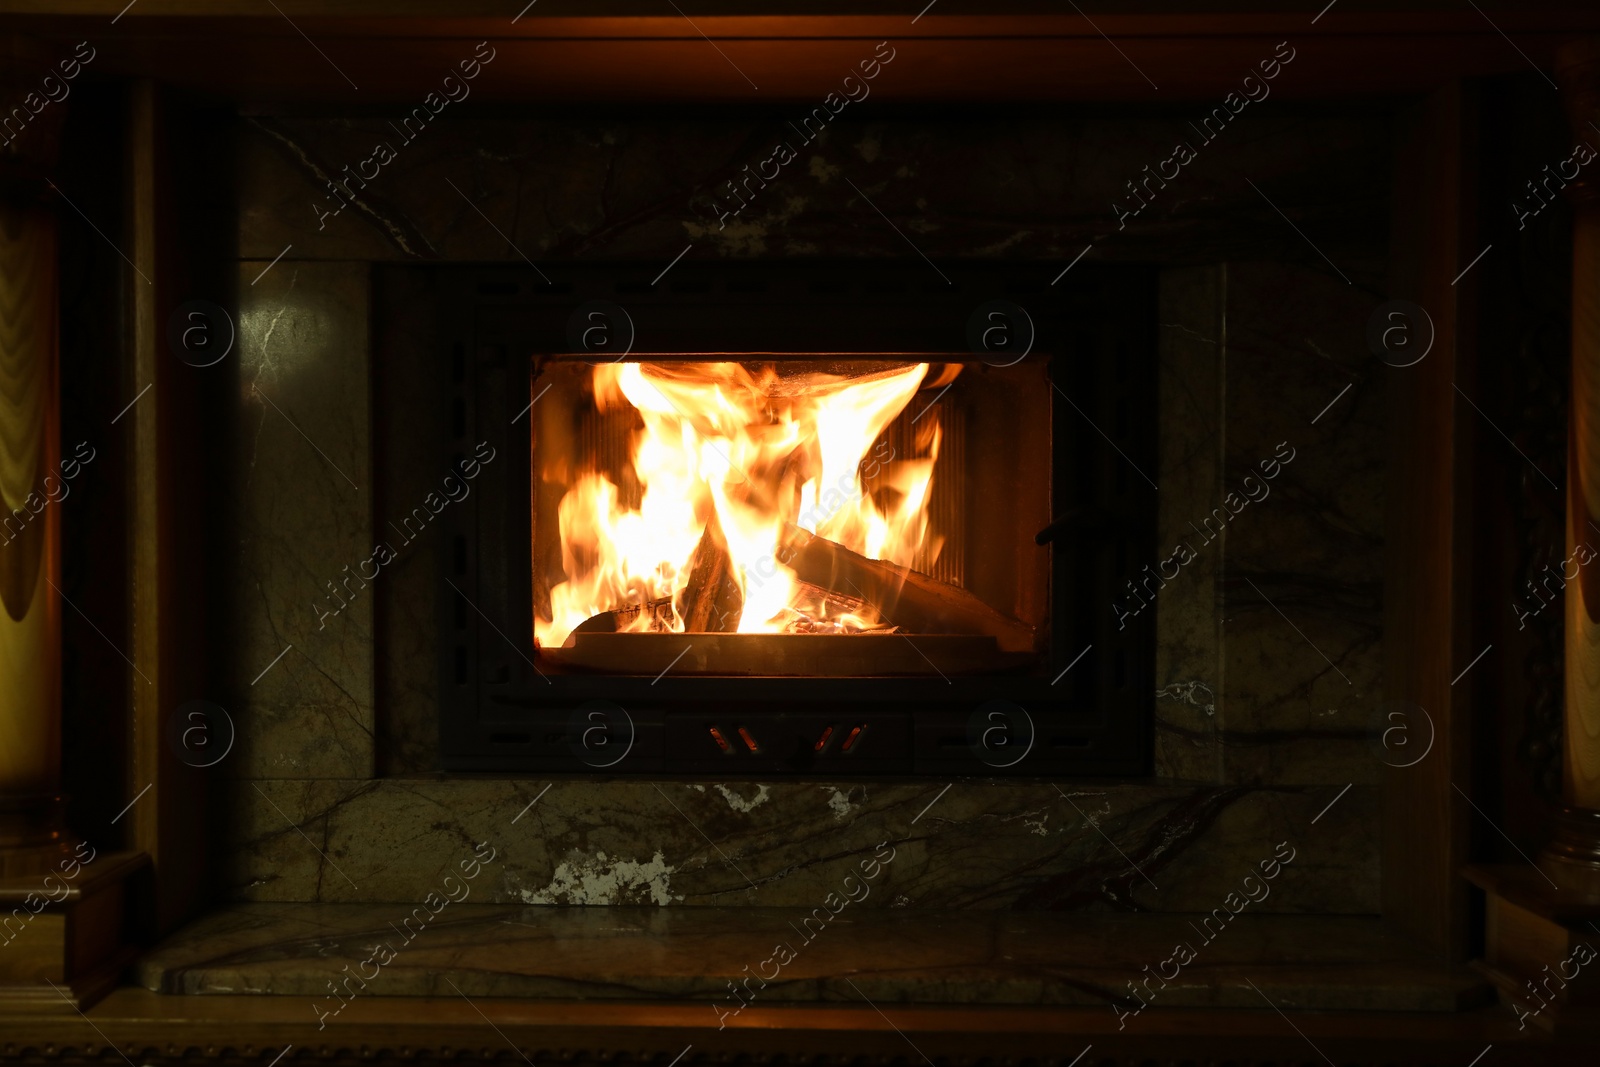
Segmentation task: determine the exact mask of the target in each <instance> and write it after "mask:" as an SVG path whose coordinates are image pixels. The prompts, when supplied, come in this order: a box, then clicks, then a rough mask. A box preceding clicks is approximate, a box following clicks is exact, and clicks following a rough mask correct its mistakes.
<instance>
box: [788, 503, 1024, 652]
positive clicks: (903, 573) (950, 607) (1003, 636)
mask: <svg viewBox="0 0 1600 1067" xmlns="http://www.w3.org/2000/svg"><path fill="white" fill-rule="evenodd" d="M782 555H783V557H784V558H783V562H784V563H786V564H787V565H788V566H789V567H790V568H792V569H793V570H794V572H795V574H796V575H798V576H799V578H800V580H801V581H804V582H810V583H811V584H812V585H818V586H821V587H822V588H824V589H828V590H833V591H836V592H838V593H840V594H843V595H845V596H856V597H860V598H861V599H863V600H865V601H867V602H868V603H869V604H871V605H873V606H874V607H875V608H876V609H877V610H878V612H879V614H880V615H882V617H883V618H885V619H887V620H889V621H890V622H893V623H895V624H896V625H898V626H899V627H900V629H901V630H902V631H904V632H906V633H913V634H916V633H923V634H986V635H988V636H990V637H993V638H994V639H995V641H996V643H997V644H998V645H999V646H1000V649H1001V651H1003V652H1032V651H1033V648H1034V646H1033V627H1031V626H1029V625H1027V624H1026V623H1024V622H1020V621H1018V620H1017V619H1014V618H1012V617H1011V616H1009V615H1006V614H1005V613H1003V612H1000V611H996V610H995V609H994V608H992V607H990V606H989V605H988V604H985V603H984V602H983V601H982V600H979V599H978V598H977V597H975V596H973V595H972V594H971V593H969V592H967V591H966V590H965V589H962V588H960V587H958V586H954V585H950V584H949V583H947V582H941V581H939V580H937V579H935V578H930V577H928V576H927V575H926V574H920V573H918V572H916V571H913V570H909V569H907V568H905V567H900V566H897V565H895V564H893V563H885V562H884V561H882V560H877V559H868V558H867V557H865V556H863V555H860V554H859V553H856V552H852V551H850V550H849V549H848V548H845V547H844V546H843V545H840V544H837V543H835V542H833V541H829V540H828V539H826V538H823V537H818V536H816V535H815V534H812V533H808V532H807V531H805V530H802V529H800V528H799V527H797V526H790V527H788V529H787V532H786V544H785V546H784V549H783V553H782Z"/></svg>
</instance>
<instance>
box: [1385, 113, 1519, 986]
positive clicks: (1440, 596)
mask: <svg viewBox="0 0 1600 1067" xmlns="http://www.w3.org/2000/svg"><path fill="white" fill-rule="evenodd" d="M1472 128H1473V101H1472V98H1471V97H1470V95H1469V93H1468V92H1467V91H1466V90H1465V89H1464V88H1463V87H1461V86H1460V85H1453V86H1448V87H1446V88H1443V89H1440V90H1438V91H1437V92H1435V93H1433V94H1431V95H1430V96H1428V97H1427V98H1425V99H1424V100H1422V101H1421V102H1419V103H1418V104H1416V105H1414V106H1413V107H1412V108H1410V109H1409V110H1408V111H1406V112H1405V113H1404V114H1403V115H1402V116H1401V117H1400V120H1399V123H1398V126H1397V129H1396V157H1395V158H1396V162H1395V196H1394V202H1393V228H1392V231H1391V233H1392V238H1391V242H1392V245H1391V246H1392V248H1393V249H1394V250H1395V251H1394V254H1393V258H1392V263H1391V282H1390V290H1389V295H1390V296H1391V297H1394V298H1397V299H1403V300H1409V301H1412V302H1414V303H1415V304H1417V305H1419V306H1420V307H1422V308H1423V309H1424V311H1425V312H1426V313H1427V316H1428V318H1429V319H1431V323H1432V327H1433V332H1434V336H1433V339H1432V343H1433V347H1432V350H1431V351H1430V352H1429V353H1428V355H1427V356H1426V358H1424V359H1422V360H1421V362H1419V363H1416V364H1415V365H1412V366H1408V367H1394V368H1391V369H1390V370H1389V371H1388V381H1387V383H1386V385H1385V388H1386V390H1387V397H1388V406H1389V413H1388V419H1389V433H1388V449H1387V451H1388V480H1387V484H1386V485H1385V489H1384V491H1385V494H1386V501H1385V509H1386V512H1387V520H1386V524H1385V526H1386V540H1387V552H1386V556H1385V560H1386V562H1385V568H1386V573H1385V579H1384V596H1383V602H1384V650H1385V656H1384V684H1385V692H1386V695H1387V697H1388V698H1389V699H1391V700H1398V701H1405V702H1408V703H1409V704H1412V705H1415V706H1417V707H1420V708H1421V709H1422V710H1423V712H1424V713H1425V716H1424V717H1423V718H1415V717H1414V718H1413V719H1412V720H1411V721H1409V722H1407V723H1406V724H1405V725H1406V727H1407V730H1408V733H1409V734H1410V736H1409V737H1408V743H1415V744H1417V745H1419V746H1420V745H1421V744H1422V743H1423V741H1424V738H1425V734H1424V732H1423V731H1424V730H1425V729H1426V730H1429V731H1430V732H1431V741H1432V749H1431V751H1430V752H1429V754H1428V756H1427V757H1426V758H1423V759H1421V760H1420V761H1418V762H1416V763H1414V764H1411V765H1408V766H1403V767H1386V769H1385V773H1384V776H1383V801H1384V818H1383V821H1382V828H1383V913H1384V916H1385V917H1386V918H1388V919H1389V920H1391V921H1392V922H1393V923H1394V924H1395V925H1396V926H1397V928H1399V929H1401V930H1403V931H1405V932H1406V933H1408V934H1410V935H1411V936H1413V937H1415V938H1416V939H1417V940H1418V941H1419V942H1420V943H1422V944H1424V945H1426V946H1428V947H1429V948H1431V949H1433V950H1434V951H1436V952H1438V953H1440V954H1442V955H1444V956H1445V957H1447V958H1448V959H1450V960H1452V961H1459V960H1463V959H1465V957H1466V953H1467V910H1466V905H1467V894H1466V883H1465V882H1464V881H1462V879H1461V877H1460V875H1459V873H1458V872H1459V871H1460V869H1461V867H1462V865H1463V863H1464V862H1465V861H1466V859H1467V840H1468V830H1469V825H1470V820H1472V819H1475V818H1480V816H1478V815H1477V814H1475V813H1474V812H1473V810H1472V808H1471V807H1470V806H1469V804H1468V803H1467V801H1466V800H1465V799H1464V797H1463V795H1462V794H1463V793H1465V794H1467V795H1469V796H1470V795H1471V794H1472V782H1471V779H1470V777H1469V774H1468V767H1469V725H1470V723H1469V711H1470V708H1469V704H1468V700H1467V696H1468V694H1469V693H1470V692H1471V688H1470V686H1468V685H1464V684H1463V685H1459V686H1458V685H1453V684H1452V683H1453V682H1454V680H1455V679H1456V678H1458V677H1459V676H1460V674H1461V672H1462V670H1463V668H1466V667H1468V666H1469V664H1470V663H1471V661H1472V659H1473V657H1474V656H1476V655H1477V654H1478V653H1479V651H1481V650H1480V649H1476V648H1469V647H1466V642H1465V640H1464V638H1465V637H1466V633H1467V625H1466V620H1465V618H1464V616H1465V612H1466V605H1465V604H1464V603H1463V602H1462V600H1460V599H1458V597H1457V591H1458V589H1462V588H1465V584H1464V583H1465V581H1466V575H1467V574H1468V572H1469V569H1470V565H1469V552H1470V544H1469V543H1468V538H1467V536H1466V535H1467V534H1468V532H1469V531H1468V530H1465V529H1463V527H1464V526H1465V525H1466V521H1465V520H1466V518H1468V517H1470V515H1471V510H1470V508H1469V507H1467V506H1466V504H1465V503H1464V501H1465V499H1466V496H1467V494H1470V493H1471V491H1472V477H1471V470H1470V467H1469V464H1468V460H1469V458H1470V457H1469V456H1468V455H1467V453H1466V451H1465V442H1467V441H1469V440H1470V439H1471V437H1472V434H1473V432H1474V431H1475V424H1471V423H1470V422H1468V421H1467V420H1471V419H1476V418H1478V416H1477V415H1476V414H1475V413H1474V412H1473V410H1472V408H1471V407H1470V406H1469V405H1468V404H1467V403H1466V401H1464V400H1463V399H1462V398H1461V392H1460V390H1468V391H1470V390H1471V388H1472V378H1471V375H1470V368H1471V366H1472V330H1471V325H1470V321H1469V319H1470V310H1469V309H1470V308H1471V306H1472V302H1473V300H1474V299H1475V294H1476V290H1475V287H1474V282H1473V279H1472V274H1471V272H1470V271H1466V272H1465V273H1464V274H1463V268H1464V267H1466V266H1467V265H1468V264H1469V263H1470V262H1471V261H1472V260H1473V258H1474V257H1476V256H1477V255H1478V253H1479V252H1480V251H1481V249H1480V247H1479V246H1478V245H1477V244H1476V236H1475V232H1474V231H1475V225H1474V221H1473V219H1474V217H1475V214H1476V211H1475V206H1474V188H1473V176H1472V168H1473V155H1472V151H1473V145H1472V137H1471V133H1470V131H1471V129H1472ZM1458 276H1461V277H1460V280H1459V281H1458V280H1457V278H1458ZM1410 328H1411V329H1412V330H1417V329H1418V328H1419V324H1416V323H1413V324H1411V326H1410ZM1412 342H1413V343H1417V344H1420V343H1422V338H1421V337H1420V335H1414V336H1413V338H1412ZM1396 762H1409V757H1408V758H1407V760H1397V761H1396ZM1496 806H1497V805H1496Z"/></svg>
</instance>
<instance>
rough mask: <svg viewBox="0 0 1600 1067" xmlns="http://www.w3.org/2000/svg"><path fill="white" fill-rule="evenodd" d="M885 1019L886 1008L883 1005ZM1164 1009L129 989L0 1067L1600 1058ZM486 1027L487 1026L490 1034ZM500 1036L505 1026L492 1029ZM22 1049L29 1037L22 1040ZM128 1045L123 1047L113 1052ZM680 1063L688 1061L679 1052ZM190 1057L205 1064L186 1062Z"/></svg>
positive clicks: (1502, 1014)
mask: <svg viewBox="0 0 1600 1067" xmlns="http://www.w3.org/2000/svg"><path fill="white" fill-rule="evenodd" d="M879 1009H881V1011H880V1010H879ZM1288 1010H1289V1011H1290V1012H1291V1013H1292V1014H1293V1017H1294V1024H1293V1026H1291V1025H1290V1024H1289V1023H1288V1022H1287V1021H1286V1019H1285V1017H1284V1016H1281V1015H1279V1014H1278V1013H1277V1012H1276V1011H1273V1010H1269V1009H1267V1008H1265V1007H1263V1008H1262V1010H1260V1011H1229V1012H1216V1011H1204V1010H1193V1011H1177V1010H1171V1011H1163V1010H1161V1009H1157V1008H1152V1009H1150V1010H1149V1011H1146V1012H1144V1013H1142V1014H1141V1015H1140V1017H1139V1018H1138V1019H1137V1020H1136V1021H1135V1022H1132V1023H1128V1024H1127V1025H1125V1026H1124V1027H1123V1028H1122V1029H1120V1030H1119V1028H1118V1025H1117V1022H1118V1020H1117V1019H1116V1017H1115V1015H1114V1013H1112V1012H1110V1011H1108V1010H1106V1009H1104V1008H1030V1007H1016V1006H1000V1005H993V1006H977V1007H969V1006H951V1005H941V1006H916V1007H911V1006H904V1005H889V1004H878V1005H876V1006H869V1005H867V1004H862V1003H857V1004H844V1005H838V1006H828V1007H784V1008H761V1007H757V1006H754V1005H752V1006H751V1007H750V1008H748V1009H746V1010H745V1011H744V1012H743V1013H741V1014H740V1016H739V1018H738V1020H737V1021H736V1022H730V1023H729V1024H728V1026H727V1027H726V1028H725V1029H722V1030H719V1029H717V1027H716V1026H714V1025H710V1024H709V1023H714V1022H715V1019H714V1017H713V1015H712V1012H711V1011H710V1010H709V1008H708V1007H707V1005H706V1004H704V1003H684V1002H676V1003H648V1004H647V1003H622V1004H617V1003H584V1002H576V1003H575V1002H547V1001H541V1002H529V1001H519V1000H506V999H490V998H475V999H473V1000H472V1001H470V1002H469V1001H467V1000H465V999H463V998H461V997H456V996H441V997H388V998H385V997H374V998H371V999H370V1000H368V999H365V998H358V999H357V1000H355V1001H354V1002H352V1004H351V1005H350V1007H349V1008H348V1009H347V1010H346V1011H345V1013H344V1015H343V1016H342V1017H341V1019H340V1021H339V1023H338V1024H330V1025H329V1026H327V1027H326V1028H325V1029H323V1030H320V1031H319V1030H318V1029H317V1026H316V1020H315V1019H314V1018H312V1017H311V1013H310V1012H309V1011H307V1010H306V1005H305V1002H304V1000H303V999H302V998H298V997H283V996H260V995H255V996H252V995H233V996H219V997H172V996H160V995H158V994H155V993H150V992H148V991H146V990H142V989H120V990H118V991H116V992H115V993H113V994H112V995H111V996H110V997H108V998H106V1000H104V1001H103V1002H101V1003H100V1004H99V1005H97V1006H95V1007H94V1008H92V1009H90V1010H89V1012H88V1013H87V1016H86V1017H87V1020H88V1021H89V1022H90V1023H93V1024H94V1029H91V1028H90V1027H89V1026H86V1025H85V1023H84V1019H80V1018H78V1017H76V1016H68V1017H64V1018H61V1019H49V1020H46V1019H38V1020H32V1021H30V1022H29V1023H28V1024H27V1030H26V1034H25V1035H20V1034H19V1035H13V1033H11V1032H10V1031H8V1030H7V1028H6V1025H5V1023H4V1021H3V1020H0V1062H4V1061H5V1060H7V1059H11V1058H16V1057H20V1056H26V1055H28V1054H29V1053H30V1051H31V1052H32V1053H33V1054H35V1055H37V1053H38V1052H39V1051H42V1050H44V1049H45V1048H46V1047H48V1046H52V1045H53V1046H54V1049H53V1051H52V1053H51V1054H52V1055H53V1056H60V1057H61V1058H63V1059H65V1058H69V1057H76V1056H87V1057H89V1058H92V1059H93V1058H98V1059H100V1060H101V1061H102V1062H107V1063H112V1062H115V1063H121V1062H123V1059H122V1055H123V1054H126V1055H127V1056H129V1057H130V1058H132V1060H133V1061H134V1062H137V1063H153V1062H173V1061H177V1060H179V1059H183V1058H185V1057H186V1056H187V1055H188V1054H189V1053H190V1052H191V1050H192V1051H193V1052H202V1053H204V1055H205V1057H206V1059H207V1061H210V1062H217V1061H231V1062H249V1063H253V1064H256V1065H258V1067H259V1065H262V1064H266V1063H268V1062H270V1061H271V1060H272V1058H273V1057H274V1056H275V1055H277V1054H278V1053H279V1052H281V1051H283V1050H284V1047H285V1046H286V1045H293V1046H294V1050H293V1052H292V1054H291V1055H292V1058H293V1059H295V1060H296V1061H297V1062H301V1063H305V1062H315V1063H352V1064H353V1063H356V1062H362V1063H372V1062H387V1061H395V1060H398V1061H401V1062H410V1061H417V1062H430V1061H434V1060H443V1059H447V1060H449V1061H450V1062H460V1061H461V1060H463V1059H471V1060H482V1061H494V1062H499V1063H520V1062H521V1057H519V1056H518V1055H517V1054H516V1053H514V1052H513V1051H512V1050H513V1048H515V1049H517V1050H518V1051H519V1052H520V1053H522V1055H523V1056H526V1057H527V1058H528V1060H529V1062H533V1063H538V1064H544V1063H549V1062H555V1061H557V1060H559V1061H560V1062H565V1063H575V1064H593V1063H608V1062H613V1060H614V1059H615V1060H616V1061H618V1062H631V1063H639V1062H656V1063H658V1064H666V1063H669V1062H676V1063H677V1067H699V1065H702V1064H711V1063H722V1062H726V1057H727V1056H729V1055H730V1054H737V1053H745V1054H756V1055H758V1056H762V1057H763V1058H766V1057H773V1058H775V1059H776V1060H777V1061H778V1062H790V1063H799V1062H804V1063H824V1064H830V1065H831V1064H844V1063H854V1064H861V1063H873V1064H876V1063H896V1062H897V1063H902V1064H904V1063H920V1062H922V1061H923V1059H924V1056H919V1055H918V1053H919V1052H920V1053H923V1054H925V1055H926V1056H929V1057H935V1056H936V1057H938V1058H939V1061H940V1062H941V1063H949V1064H967V1065H985V1064H999V1063H1001V1062H1015V1061H1016V1060H1017V1059H1018V1058H1020V1057H1038V1058H1039V1062H1042V1063H1052V1064H1057V1065H1060V1067H1066V1065H1067V1064H1069V1063H1071V1062H1073V1058H1074V1057H1076V1056H1079V1055H1080V1054H1081V1053H1082V1052H1083V1051H1084V1050H1085V1047H1086V1046H1092V1047H1093V1049H1094V1051H1093V1053H1092V1054H1091V1055H1090V1056H1089V1057H1087V1058H1086V1059H1085V1060H1083V1061H1082V1062H1084V1063H1090V1062H1092V1063H1095V1064H1105V1063H1107V1062H1111V1063H1118V1064H1120V1063H1140V1062H1150V1061H1152V1060H1155V1061H1159V1062H1168V1061H1169V1060H1170V1061H1172V1062H1177V1061H1184V1062H1188V1061H1191V1060H1192V1061H1195V1062H1203V1061H1208V1060H1211V1059H1216V1060H1226V1061H1227V1062H1230V1063H1236V1064H1240V1065H1244V1064H1252V1063H1266V1062H1271V1063H1276V1064H1279V1065H1280V1067H1288V1065H1290V1064H1295V1065H1299V1064H1316V1065H1321V1064H1323V1063H1324V1062H1327V1061H1325V1060H1324V1059H1323V1056H1324V1055H1326V1056H1327V1057H1331V1059H1332V1062H1339V1063H1345V1062H1352V1061H1355V1062H1363V1063H1365V1062H1381V1063H1390V1062H1397V1063H1408V1064H1440V1065H1449V1067H1460V1065H1461V1064H1465V1063H1469V1062H1471V1061H1472V1059H1473V1057H1474V1056H1476V1055H1478V1054H1479V1053H1481V1052H1482V1051H1483V1049H1484V1046H1485V1045H1486V1044H1490V1043H1492V1044H1493V1045H1494V1046H1495V1054H1494V1063H1495V1064H1496V1065H1500V1067H1503V1065H1508V1064H1530V1065H1531V1064H1538V1065H1541V1067H1543V1065H1547V1064H1560V1063H1579V1062H1585V1061H1584V1060H1582V1059H1581V1057H1583V1056H1585V1055H1588V1056H1592V1049H1583V1048H1574V1049H1571V1050H1565V1051H1564V1050H1562V1049H1561V1048H1558V1047H1556V1046H1555V1045H1554V1044H1553V1043H1552V1042H1551V1040H1550V1039H1549V1038H1548V1037H1546V1036H1544V1035H1534V1034H1531V1033H1528V1032H1524V1033H1521V1034H1519V1033H1518V1031H1517V1028H1516V1022H1515V1020H1514V1019H1513V1017H1512V1016H1511V1014H1510V1013H1509V1012H1507V1011H1506V1010H1505V1009H1504V1008H1501V1007H1498V1006H1496V1007H1492V1008H1486V1009H1483V1010H1481V1011H1478V1012H1472V1013H1467V1014H1457V1015H1448V1014H1427V1015H1421V1014H1404V1013H1382V1012H1338V1013H1320V1014H1308V1013H1294V1012H1293V1009H1292V1007H1290V1008H1289V1009H1288ZM486 1022H487V1023H488V1024H490V1025H486ZM491 1027H492V1028H491ZM19 1039H20V1040H19ZM108 1041H109V1042H114V1043H115V1048H109V1047H108V1046H107V1042H108ZM680 1054H681V1055H682V1059H680V1060H676V1061H674V1060H673V1058H674V1057H676V1056H679V1055H680ZM185 1062H193V1060H192V1059H185Z"/></svg>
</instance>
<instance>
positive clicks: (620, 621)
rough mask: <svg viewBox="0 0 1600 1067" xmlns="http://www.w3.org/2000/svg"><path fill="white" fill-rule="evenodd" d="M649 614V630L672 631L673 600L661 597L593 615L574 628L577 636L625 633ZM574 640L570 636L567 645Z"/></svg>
mask: <svg viewBox="0 0 1600 1067" xmlns="http://www.w3.org/2000/svg"><path fill="white" fill-rule="evenodd" d="M642 613H648V614H649V617H650V622H649V626H648V629H649V630H650V631H651V632H654V631H656V630H670V629H672V598H671V597H661V598H660V599H658V600H652V601H650V602H649V603H646V604H628V605H626V606H625V607H620V608H613V609H612V610H611V611H602V612H601V613H600V614H598V615H591V616H589V618H587V619H585V620H584V621H583V622H581V623H579V624H578V625H577V626H576V627H574V628H573V631H572V632H573V633H575V634H616V633H623V632H625V631H627V630H630V629H632V628H633V625H634V623H635V622H636V621H637V620H638V618H639V616H640V614H642ZM571 643H572V640H571V637H570V635H569V637H568V639H567V644H569V645H570V644H571Z"/></svg>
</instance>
